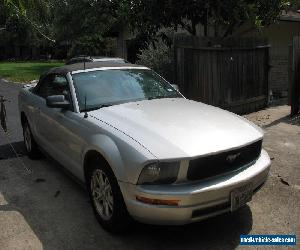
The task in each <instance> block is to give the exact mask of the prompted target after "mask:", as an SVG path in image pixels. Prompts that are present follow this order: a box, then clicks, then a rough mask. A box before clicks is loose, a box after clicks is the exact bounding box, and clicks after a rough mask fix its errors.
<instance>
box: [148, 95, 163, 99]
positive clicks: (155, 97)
mask: <svg viewBox="0 0 300 250" xmlns="http://www.w3.org/2000/svg"><path fill="white" fill-rule="evenodd" d="M163 98H166V96H164V95H159V96H150V97H148V98H147V99H148V100H153V99H163Z"/></svg>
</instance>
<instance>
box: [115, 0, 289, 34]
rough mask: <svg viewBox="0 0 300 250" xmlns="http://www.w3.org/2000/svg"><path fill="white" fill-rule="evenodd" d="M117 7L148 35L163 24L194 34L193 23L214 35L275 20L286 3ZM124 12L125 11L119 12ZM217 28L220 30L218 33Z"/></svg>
mask: <svg viewBox="0 0 300 250" xmlns="http://www.w3.org/2000/svg"><path fill="white" fill-rule="evenodd" d="M122 3H123V4H122V5H120V6H121V7H120V8H123V9H125V10H126V11H128V13H127V19H128V22H129V23H130V24H131V26H132V28H133V29H135V30H138V31H139V32H142V33H146V34H147V35H148V37H149V38H150V37H152V36H153V35H154V34H156V32H157V31H158V30H160V29H161V28H163V27H173V28H175V29H177V28H179V27H180V28H182V29H184V30H186V31H188V32H189V33H190V34H192V35H197V33H196V26H197V25H199V24H201V25H203V26H204V35H208V28H207V27H208V26H209V25H212V26H214V27H215V28H216V31H215V35H216V36H220V35H221V36H228V35H231V34H232V33H233V32H234V31H235V30H236V29H237V28H238V27H240V26H241V25H242V24H244V23H246V22H250V23H252V24H253V25H255V26H257V27H258V28H259V27H261V26H265V25H269V24H271V23H273V22H274V21H276V19H277V18H278V17H279V15H280V13H281V11H282V10H283V9H285V8H286V7H287V6H288V3H289V2H288V1H287V0H272V1H270V0H227V1H223V0H177V1H172V0H152V1H149V0H139V1H131V0H123V1H122ZM123 12H125V11H123ZM219 30H222V31H223V32H221V34H219Z"/></svg>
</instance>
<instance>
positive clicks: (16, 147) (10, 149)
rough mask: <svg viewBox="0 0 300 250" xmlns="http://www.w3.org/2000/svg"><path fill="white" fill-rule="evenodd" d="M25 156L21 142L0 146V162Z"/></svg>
mask: <svg viewBox="0 0 300 250" xmlns="http://www.w3.org/2000/svg"><path fill="white" fill-rule="evenodd" d="M24 154H25V147H24V142H23V141H18V142H12V143H11V144H5V145H0V160H5V159H11V158H16V157H22V156H23V155H24Z"/></svg>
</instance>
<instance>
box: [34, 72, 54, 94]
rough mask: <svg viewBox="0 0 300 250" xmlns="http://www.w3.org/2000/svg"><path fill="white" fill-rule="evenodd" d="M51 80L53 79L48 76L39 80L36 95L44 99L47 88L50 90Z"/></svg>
mask: <svg viewBox="0 0 300 250" xmlns="http://www.w3.org/2000/svg"><path fill="white" fill-rule="evenodd" d="M52 79H53V75H48V76H46V77H45V78H43V79H42V80H41V82H40V83H39V86H38V88H37V90H36V94H37V95H39V96H41V97H43V98H46V97H47V96H48V93H49V88H50V84H51V82H52Z"/></svg>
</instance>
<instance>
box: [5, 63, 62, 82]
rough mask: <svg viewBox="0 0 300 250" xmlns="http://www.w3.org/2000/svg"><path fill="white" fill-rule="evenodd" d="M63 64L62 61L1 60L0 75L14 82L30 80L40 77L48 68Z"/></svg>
mask: <svg viewBox="0 0 300 250" xmlns="http://www.w3.org/2000/svg"><path fill="white" fill-rule="evenodd" d="M63 64H64V63H63V62H62V61H49V62H42V61H32V62H0V77H2V78H4V79H7V80H9V81H12V82H29V81H32V80H35V79H39V77H40V75H41V74H42V73H43V72H45V71H47V70H48V69H51V68H54V67H58V66H61V65H63Z"/></svg>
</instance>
